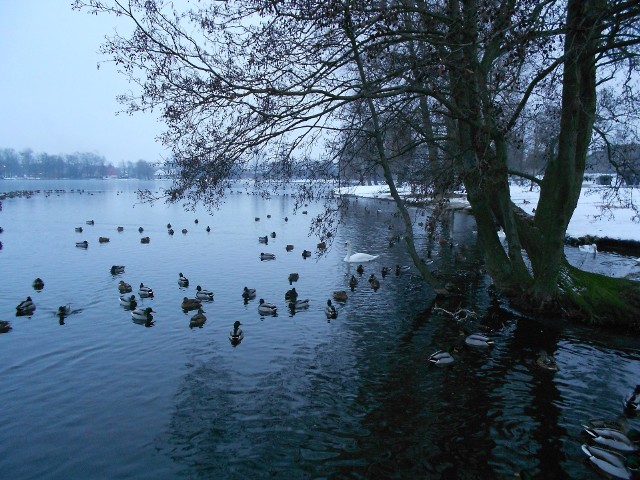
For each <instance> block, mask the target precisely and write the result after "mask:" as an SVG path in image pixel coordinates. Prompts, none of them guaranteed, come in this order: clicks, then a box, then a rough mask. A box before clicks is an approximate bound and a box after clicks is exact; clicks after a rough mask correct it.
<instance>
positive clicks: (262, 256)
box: [260, 252, 276, 260]
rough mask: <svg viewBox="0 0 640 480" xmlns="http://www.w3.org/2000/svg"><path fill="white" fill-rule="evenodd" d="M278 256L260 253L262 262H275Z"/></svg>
mask: <svg viewBox="0 0 640 480" xmlns="http://www.w3.org/2000/svg"><path fill="white" fill-rule="evenodd" d="M275 259H276V256H275V255H274V254H273V253H264V252H261V253H260V260H275Z"/></svg>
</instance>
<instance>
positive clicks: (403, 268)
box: [396, 265, 410, 276]
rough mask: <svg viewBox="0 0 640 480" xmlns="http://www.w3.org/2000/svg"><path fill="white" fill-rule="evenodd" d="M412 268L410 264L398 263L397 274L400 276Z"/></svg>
mask: <svg viewBox="0 0 640 480" xmlns="http://www.w3.org/2000/svg"><path fill="white" fill-rule="evenodd" d="M409 269H410V267H409V265H402V266H400V265H396V276H400V275H401V274H402V273H404V272H408V271H409Z"/></svg>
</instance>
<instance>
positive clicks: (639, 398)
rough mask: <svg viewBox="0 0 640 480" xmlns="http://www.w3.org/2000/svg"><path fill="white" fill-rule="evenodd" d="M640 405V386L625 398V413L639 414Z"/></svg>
mask: <svg viewBox="0 0 640 480" xmlns="http://www.w3.org/2000/svg"><path fill="white" fill-rule="evenodd" d="M639 403H640V385H636V388H635V389H634V390H633V392H631V393H630V394H629V395H627V396H626V397H625V398H624V402H623V406H624V410H625V412H629V413H637V412H638V404H639Z"/></svg>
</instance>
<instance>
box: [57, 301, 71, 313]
mask: <svg viewBox="0 0 640 480" xmlns="http://www.w3.org/2000/svg"><path fill="white" fill-rule="evenodd" d="M70 313H71V304H70V303H67V304H66V305H60V306H59V307H58V312H57V314H58V315H69V314H70Z"/></svg>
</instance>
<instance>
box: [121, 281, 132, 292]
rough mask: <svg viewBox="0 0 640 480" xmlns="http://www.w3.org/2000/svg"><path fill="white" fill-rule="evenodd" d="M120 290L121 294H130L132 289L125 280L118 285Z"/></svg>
mask: <svg viewBox="0 0 640 480" xmlns="http://www.w3.org/2000/svg"><path fill="white" fill-rule="evenodd" d="M118 290H119V291H120V293H129V292H130V291H131V290H132V289H131V285H129V284H128V283H126V282H125V281H124V280H120V282H119V283H118Z"/></svg>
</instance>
